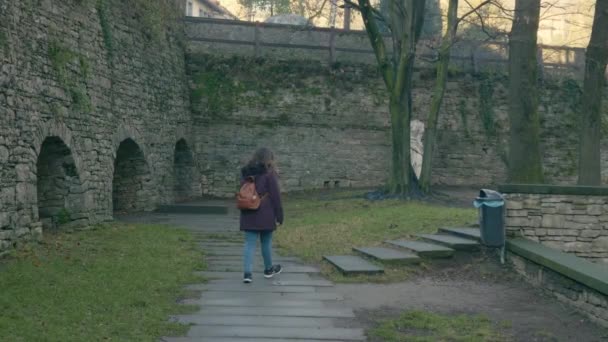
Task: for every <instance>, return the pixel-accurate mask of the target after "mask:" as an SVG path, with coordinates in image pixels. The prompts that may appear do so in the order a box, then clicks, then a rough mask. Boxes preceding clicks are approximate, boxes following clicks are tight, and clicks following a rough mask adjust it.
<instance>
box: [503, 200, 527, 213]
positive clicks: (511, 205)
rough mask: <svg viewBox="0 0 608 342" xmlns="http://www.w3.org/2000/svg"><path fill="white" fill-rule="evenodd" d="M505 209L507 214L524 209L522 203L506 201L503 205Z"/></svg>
mask: <svg viewBox="0 0 608 342" xmlns="http://www.w3.org/2000/svg"><path fill="white" fill-rule="evenodd" d="M505 207H506V209H507V213H508V212H509V211H511V210H521V209H523V208H524V204H523V202H520V201H518V200H507V201H506V203H505Z"/></svg>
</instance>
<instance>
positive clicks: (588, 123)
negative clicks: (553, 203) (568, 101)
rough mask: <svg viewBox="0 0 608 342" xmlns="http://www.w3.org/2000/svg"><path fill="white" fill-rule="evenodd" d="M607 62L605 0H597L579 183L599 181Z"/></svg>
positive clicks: (589, 50) (584, 97)
mask: <svg viewBox="0 0 608 342" xmlns="http://www.w3.org/2000/svg"><path fill="white" fill-rule="evenodd" d="M607 62H608V0H597V2H596V4H595V18H594V19H593V30H592V31H591V40H590V41H589V46H588V47H587V54H586V61H585V82H584V85H583V95H582V98H581V111H582V122H581V131H580V134H581V135H580V145H579V168H578V184H580V185H600V184H601V182H602V177H601V165H600V164H601V163H600V161H601V157H600V135H601V133H600V128H601V126H602V95H603V93H604V85H605V82H606V75H605V72H606V63H607Z"/></svg>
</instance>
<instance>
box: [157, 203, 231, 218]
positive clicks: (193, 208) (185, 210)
mask: <svg viewBox="0 0 608 342" xmlns="http://www.w3.org/2000/svg"><path fill="white" fill-rule="evenodd" d="M156 211H157V212H159V213H165V214H199V215H227V214H228V207H224V206H215V205H191V204H170V205H161V206H160V207H158V209H157V210H156Z"/></svg>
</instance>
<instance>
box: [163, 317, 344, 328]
mask: <svg viewBox="0 0 608 342" xmlns="http://www.w3.org/2000/svg"><path fill="white" fill-rule="evenodd" d="M171 321H173V322H179V323H182V324H196V325H224V326H258V327H271V328H274V327H287V328H305V327H308V328H318V329H321V328H331V327H332V326H333V324H334V320H333V319H332V318H317V317H272V316H266V317H256V316H197V315H180V316H175V317H172V318H171Z"/></svg>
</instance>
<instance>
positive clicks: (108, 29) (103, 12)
mask: <svg viewBox="0 0 608 342" xmlns="http://www.w3.org/2000/svg"><path fill="white" fill-rule="evenodd" d="M95 8H96V9H97V16H98V18H99V25H100V26H101V35H102V37H103V43H104V45H105V48H106V57H107V59H108V63H109V64H110V65H112V63H113V60H114V48H115V45H116V44H115V42H114V33H113V31H112V26H111V25H112V24H111V23H110V17H111V16H110V13H109V11H108V4H107V2H106V0H97V3H96V5H95Z"/></svg>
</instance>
